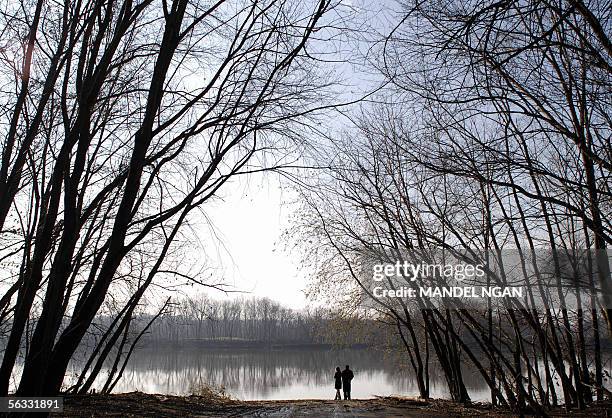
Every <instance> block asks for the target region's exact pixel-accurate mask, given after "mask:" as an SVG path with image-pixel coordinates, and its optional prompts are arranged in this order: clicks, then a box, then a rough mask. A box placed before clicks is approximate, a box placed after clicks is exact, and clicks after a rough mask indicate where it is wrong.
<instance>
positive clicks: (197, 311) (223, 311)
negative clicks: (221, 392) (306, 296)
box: [147, 294, 329, 344]
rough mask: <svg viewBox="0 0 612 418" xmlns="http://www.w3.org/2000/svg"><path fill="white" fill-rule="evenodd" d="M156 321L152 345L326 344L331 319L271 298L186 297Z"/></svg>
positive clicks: (152, 329)
mask: <svg viewBox="0 0 612 418" xmlns="http://www.w3.org/2000/svg"><path fill="white" fill-rule="evenodd" d="M176 305H177V306H176V307H175V309H173V310H172V311H171V312H168V313H167V314H166V315H163V316H161V317H160V318H159V319H158V320H156V321H155V323H154V324H153V326H152V327H151V329H150V332H149V333H148V334H147V339H148V340H150V341H169V342H181V343H186V342H188V341H189V340H207V341H222V340H224V341H230V342H231V341H232V340H233V341H237V342H240V341H244V342H248V341H254V342H264V343H274V342H276V343H282V342H284V343H288V342H292V343H309V344H314V343H322V342H324V340H323V335H324V332H323V328H324V327H325V324H326V323H327V322H329V315H328V313H327V312H326V311H323V310H322V309H316V310H313V311H312V312H310V311H307V310H305V311H298V310H294V309H290V308H286V307H284V306H282V305H281V304H279V303H278V302H274V301H272V300H270V299H267V298H253V299H236V300H222V301H218V300H214V299H211V298H208V297H206V295H204V294H200V295H196V296H186V297H185V298H184V299H182V300H180V301H177V302H176Z"/></svg>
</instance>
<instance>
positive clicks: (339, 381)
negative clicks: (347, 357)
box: [334, 364, 354, 400]
mask: <svg viewBox="0 0 612 418" xmlns="http://www.w3.org/2000/svg"><path fill="white" fill-rule="evenodd" d="M353 377H354V375H353V371H352V370H351V369H349V366H348V364H347V365H346V368H345V369H344V370H343V371H342V372H340V367H336V374H335V375H334V379H335V380H336V382H335V385H334V387H335V388H336V399H335V400H340V399H342V398H340V389H343V391H344V399H347V400H348V399H351V380H353Z"/></svg>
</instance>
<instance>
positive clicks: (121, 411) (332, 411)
mask: <svg viewBox="0 0 612 418" xmlns="http://www.w3.org/2000/svg"><path fill="white" fill-rule="evenodd" d="M548 413H549V416H556V417H557V416H558V417H570V416H571V417H578V416H582V417H599V416H601V417H607V416H612V404H610V403H606V404H604V405H600V406H598V407H597V408H591V409H587V410H585V411H580V412H577V411H570V412H567V411H565V410H563V409H558V410H554V411H549V412H548ZM56 416H67V417H187V416H189V417H278V418H284V417H364V418H367V417H470V416H473V417H487V416H488V417H511V416H516V414H512V413H510V412H509V411H505V410H502V409H497V408H492V407H491V405H488V404H480V403H476V404H471V405H467V406H466V405H461V404H457V403H454V402H451V401H446V400H427V401H424V400H420V399H412V398H398V397H385V398H382V397H381V398H375V399H359V400H351V401H331V400H291V401H289V400H288V401H237V400H232V399H212V400H211V399H209V398H205V397H202V396H167V395H151V394H145V393H140V392H132V393H125V394H114V395H82V396H66V397H65V399H64V413H63V414H59V415H56Z"/></svg>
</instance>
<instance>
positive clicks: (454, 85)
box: [298, 0, 612, 413]
mask: <svg viewBox="0 0 612 418" xmlns="http://www.w3.org/2000/svg"><path fill="white" fill-rule="evenodd" d="M399 7H400V11H399V12H398V18H397V21H396V22H395V23H394V25H393V29H392V30H391V31H390V33H387V34H386V36H385V37H384V38H383V39H381V41H380V43H379V44H378V45H376V46H375V47H374V48H373V49H372V55H371V56H372V57H374V58H373V59H372V63H373V66H374V67H375V69H376V71H377V72H378V73H379V74H380V75H381V76H382V77H383V79H384V81H385V83H387V89H386V90H385V95H384V96H382V95H381V97H380V100H379V103H377V104H374V105H372V106H368V107H364V109H363V110H362V111H361V112H360V113H358V114H356V115H353V116H352V118H353V121H354V125H355V128H354V129H353V130H349V131H347V132H346V133H345V134H343V135H340V136H339V137H335V138H331V139H330V141H329V146H328V147H327V148H325V149H323V147H321V148H320V149H319V151H320V152H319V153H317V154H316V155H315V157H314V158H316V159H319V160H324V161H325V162H326V163H325V165H327V166H329V170H326V171H325V172H324V173H320V174H319V175H318V176H313V177H316V180H312V181H310V182H309V183H308V186H310V187H305V188H304V192H303V193H304V200H305V202H306V205H305V209H304V211H303V212H302V219H301V222H300V223H299V226H298V228H299V229H301V230H302V232H303V233H306V234H308V235H309V236H310V237H312V240H313V241H316V242H317V243H318V244H319V245H317V246H315V247H314V248H311V249H310V250H308V249H307V252H306V255H307V259H308V260H311V261H312V263H313V264H314V267H315V269H316V277H317V279H316V282H317V285H318V286H319V287H318V291H319V294H320V295H322V294H324V295H329V294H336V293H340V294H341V295H343V296H347V295H348V296H350V298H348V299H345V301H347V302H346V303H344V306H345V307H346V309H356V308H358V307H359V304H360V302H362V301H363V300H364V299H368V300H371V299H373V295H372V294H371V287H370V282H369V281H366V279H365V278H366V276H367V275H365V273H364V272H363V271H362V267H363V254H364V252H369V253H373V254H395V255H396V257H399V255H401V254H409V253H411V252H412V253H414V252H418V253H419V255H420V257H421V258H420V259H421V260H423V259H427V257H428V256H432V254H434V253H435V252H436V251H439V250H443V251H444V252H446V253H448V254H451V255H457V254H468V255H469V257H470V258H471V259H472V260H474V261H479V262H482V263H483V264H485V265H486V266H488V267H489V268H490V271H491V272H494V274H491V275H490V277H491V280H493V281H494V282H495V284H502V285H503V284H505V283H507V282H506V272H505V270H504V268H505V267H506V268H507V266H505V265H504V258H503V257H502V254H503V251H506V250H512V251H514V252H515V253H516V254H518V255H519V260H520V263H519V264H518V266H522V267H523V269H524V271H525V272H527V271H531V272H535V275H536V276H537V275H538V274H539V272H541V271H542V270H543V269H544V267H543V266H542V265H539V264H538V263H536V262H535V261H534V260H536V259H537V257H536V256H535V255H536V254H537V253H538V252H540V251H549V252H550V254H552V256H551V260H549V261H550V262H549V264H548V266H547V268H549V269H552V272H553V273H554V274H553V276H556V277H558V278H560V276H562V273H565V272H566V267H567V263H566V261H567V260H569V261H570V262H569V265H570V266H573V268H574V270H573V271H570V273H571V274H569V275H570V276H571V278H572V279H571V280H574V281H575V283H578V282H580V283H582V285H584V284H585V283H586V285H587V286H590V287H591V288H599V289H600V290H601V293H602V294H603V297H602V298H601V300H600V299H598V298H596V297H594V296H592V297H587V298H586V299H585V298H581V296H580V292H574V293H572V289H571V286H570V289H569V290H568V289H567V288H565V290H563V291H561V288H562V287H561V286H559V287H558V288H557V290H558V294H557V295H556V296H557V299H556V300H557V303H556V304H555V305H553V306H551V305H546V304H544V305H542V304H541V303H538V302H537V301H541V300H543V299H540V298H539V296H542V295H543V294H544V293H546V292H547V291H548V290H547V289H542V288H538V287H535V288H530V289H529V290H530V295H529V297H528V298H527V299H526V300H525V301H521V302H517V301H514V300H505V301H504V304H503V305H502V306H497V307H493V306H489V309H484V310H481V311H474V310H468V309H462V308H457V309H448V306H446V307H444V306H438V305H435V304H432V302H431V301H428V300H426V299H419V300H416V301H413V302H410V303H408V302H404V301H403V300H401V299H399V300H395V301H389V300H385V301H382V300H378V302H379V303H378V305H377V308H376V309H377V310H378V312H379V315H380V318H381V320H384V321H386V322H387V323H388V324H389V325H390V326H391V327H392V328H391V329H392V330H394V332H395V334H396V337H397V338H398V339H399V340H401V341H402V343H403V345H404V347H405V350H406V355H407V356H408V357H409V359H410V362H411V364H412V366H413V369H414V372H415V378H416V379H417V381H418V385H419V389H420V394H421V396H423V397H427V396H428V395H429V390H428V388H429V386H428V385H429V380H428V375H427V364H428V361H429V360H430V358H429V356H430V353H431V357H432V359H433V358H435V359H436V361H437V362H439V363H440V366H441V368H442V370H443V372H444V375H445V377H446V380H447V383H448V386H449V390H450V393H451V395H452V397H453V398H454V399H456V400H459V401H466V400H469V393H468V391H467V389H466V387H465V385H464V383H463V381H464V379H463V373H464V372H465V370H466V368H469V370H476V371H477V372H478V373H480V375H481V376H482V379H483V380H484V381H485V382H486V383H487V384H488V385H489V387H490V389H491V398H492V401H493V402H494V403H497V404H502V405H507V406H509V407H511V408H513V409H515V410H517V411H518V410H525V409H526V408H532V409H534V410H536V411H538V412H540V413H545V410H544V409H543V408H545V407H546V406H548V405H557V404H559V403H564V404H565V405H566V406H567V407H568V408H570V407H580V408H583V407H585V406H586V405H588V404H589V403H590V402H592V401H593V399H594V397H596V398H597V399H602V396H603V395H602V388H603V371H602V360H601V341H600V340H601V333H602V329H603V330H605V329H606V328H608V330H609V329H612V323H611V322H610V316H611V315H610V312H611V311H610V308H611V307H612V305H611V304H610V303H609V302H610V301H609V298H608V296H607V294H609V289H610V286H611V284H612V282H611V281H610V280H611V279H610V275H609V268H608V257H607V255H606V254H605V253H603V252H604V251H605V250H606V248H607V247H608V246H609V245H610V244H611V243H612V224H611V223H610V221H611V219H612V216H611V215H612V205H611V202H612V199H611V198H612V194H611V189H610V184H611V182H610V175H611V168H612V144H611V141H610V137H611V133H612V114H611V113H610V112H611V109H612V107H611V106H610V105H611V99H612V77H611V74H612V71H611V70H612V67H611V65H612V48H611V46H612V44H611V41H610V33H611V25H612V21H611V20H610V19H611V13H610V7H611V6H610V3H609V2H605V1H597V0H593V1H588V2H583V1H580V0H578V1H573V0H568V1H566V0H562V1H553V2H550V1H529V0H526V1H499V2H498V1H487V0H474V1H467V2H466V1H453V0H444V1H419V2H410V1H404V2H401V4H399ZM315 237H318V240H317V239H316V238H315ZM306 248H307V247H306ZM584 249H592V250H594V251H593V252H591V253H589V254H592V255H593V257H590V258H588V260H587V261H588V262H587V263H586V264H585V265H586V266H587V268H586V270H585V269H578V267H576V266H577V263H573V262H572V260H576V259H577V257H578V254H583V252H582V251H583V250H584ZM602 253H603V256H602ZM570 270H572V268H570ZM370 278H371V272H370ZM571 280H570V281H569V283H574V282H572V281H571ZM441 283H442V282H441ZM347 289H348V290H347ZM557 290H555V292H557ZM570 293H571V294H573V295H574V296H573V299H572V300H575V301H576V304H575V305H572V306H569V305H566V304H565V303H564V301H565V300H566V298H568V297H569V296H568V295H569V294H570ZM557 382H558V383H557Z"/></svg>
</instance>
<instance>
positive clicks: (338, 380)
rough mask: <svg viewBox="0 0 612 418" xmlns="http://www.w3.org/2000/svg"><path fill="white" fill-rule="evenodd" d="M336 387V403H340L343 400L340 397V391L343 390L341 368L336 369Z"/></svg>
mask: <svg viewBox="0 0 612 418" xmlns="http://www.w3.org/2000/svg"><path fill="white" fill-rule="evenodd" d="M334 380H335V383H334V387H335V388H336V398H335V399H334V400H335V401H339V400H340V399H342V397H341V396H340V389H342V373H341V372H340V367H336V374H334Z"/></svg>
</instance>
